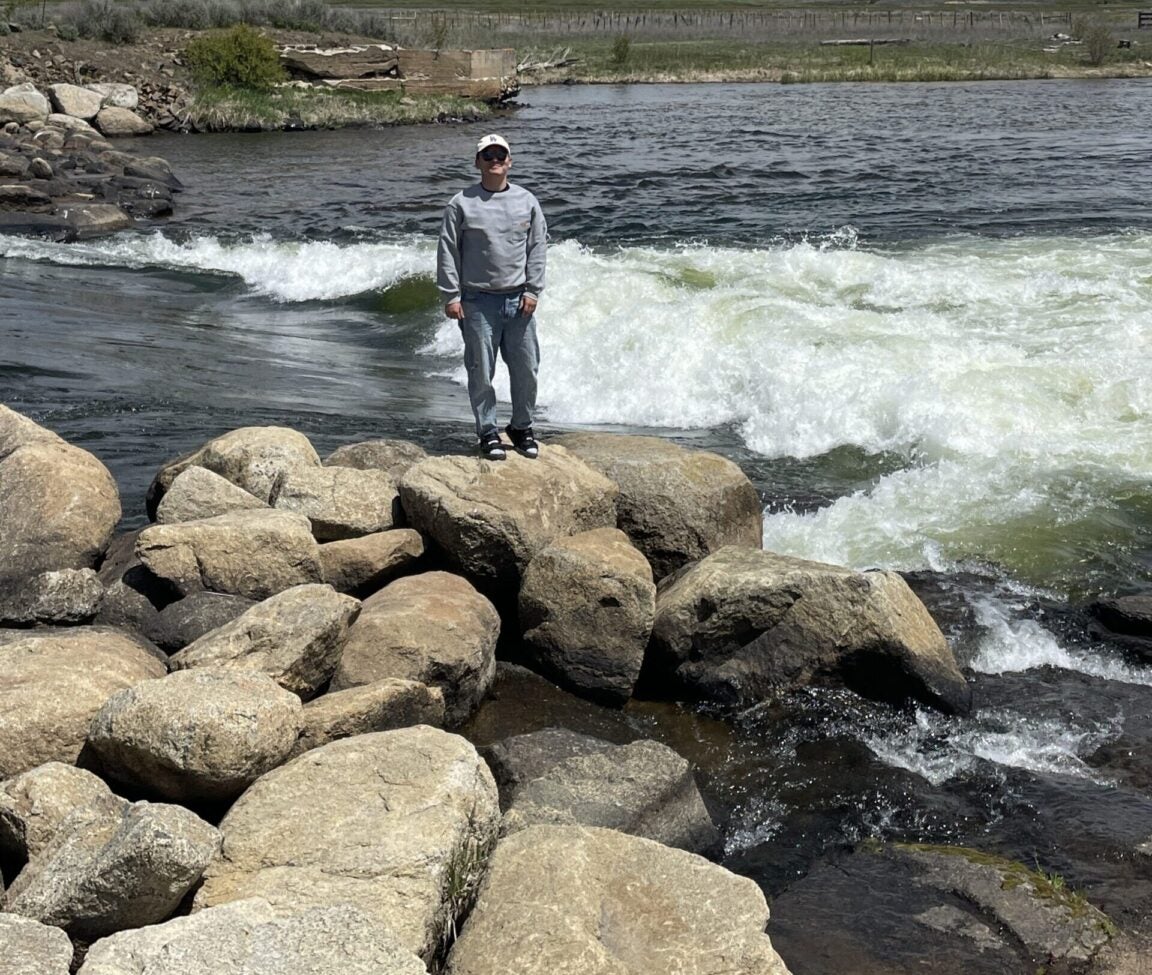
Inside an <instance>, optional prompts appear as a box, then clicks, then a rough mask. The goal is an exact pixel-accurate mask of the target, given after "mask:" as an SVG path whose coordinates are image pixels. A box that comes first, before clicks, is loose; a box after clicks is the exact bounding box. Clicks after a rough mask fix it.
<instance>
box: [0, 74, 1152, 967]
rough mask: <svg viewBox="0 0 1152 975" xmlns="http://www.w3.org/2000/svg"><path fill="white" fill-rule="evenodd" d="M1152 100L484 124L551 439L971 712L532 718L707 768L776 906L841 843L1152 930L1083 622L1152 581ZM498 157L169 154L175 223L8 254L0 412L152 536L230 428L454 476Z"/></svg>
mask: <svg viewBox="0 0 1152 975" xmlns="http://www.w3.org/2000/svg"><path fill="white" fill-rule="evenodd" d="M1150 90H1152V89H1150V88H1149V84H1148V82H1145V81H1108V82H1099V83H1096V82H1036V83H1014V84H996V83H985V84H979V85H960V84H951V85H873V86H848V85H844V86H819V85H814V86H761V85H745V86H725V85H714V86H644V87H566V88H553V89H530V90H528V91H527V93H526V95H525V96H524V98H523V101H524V103H525V104H523V105H522V106H521V107H520V108H518V109H517V110H515V111H513V112H511V113H509V114H508V115H507V116H506V117H503V118H501V119H499V120H498V121H497V122H495V123H493V124H492V127H495V128H499V129H500V130H501V131H502V132H504V133H505V134H506V135H507V137H508V138H509V140H510V141H511V142H512V144H513V148H514V158H515V161H514V169H513V179H514V180H518V181H520V182H522V183H523V184H524V185H526V186H528V187H529V188H530V189H532V190H533V191H534V192H536V194H537V195H538V196H539V198H540V200H541V203H542V205H543V207H544V210H545V212H546V214H547V216H548V218H549V224H550V236H551V241H552V244H551V249H550V260H549V284H548V288H547V290H546V294H545V298H544V300H543V302H542V305H541V310H540V312H539V322H540V338H541V345H542V350H543V357H544V364H543V368H542V372H541V385H540V396H541V401H542V412H543V416H542V420H541V423H540V424H539V426H540V429H541V430H542V432H543V433H544V434H545V435H547V433H549V432H551V431H556V430H563V429H574V428H595V429H608V430H621V431H632V432H641V433H646V434H654V435H657V436H665V437H669V438H671V439H674V440H676V441H678V442H681V443H685V444H688V445H691V446H698V447H707V448H709V449H714V450H718V451H720V452H722V453H724V454H726V455H727V456H729V457H731V458H732V459H734V460H735V461H737V462H738V463H739V464H741V465H742V466H743V468H744V469H745V471H746V472H747V473H748V475H749V476H750V477H751V478H752V480H753V482H754V483H755V484H756V486H757V488H758V490H759V491H760V493H761V495H762V497H763V499H764V504H765V533H764V542H765V547H767V548H769V549H772V550H775V551H780V552H787V553H791V554H796V555H800V556H804V557H808V558H814V559H819V560H824V561H832V562H838V563H843V564H846V565H851V566H854V567H858V568H867V567H873V566H883V567H888V568H894V569H897V570H900V571H902V572H905V573H907V574H908V577H909V579H910V580H911V581H912V582H913V584H914V586H915V587H916V588H917V589H918V591H919V592H921V594H922V596H923V598H924V599H925V601H926V602H927V603H928V605H929V607H930V608H931V609H932V610H933V612H934V613H935V614H936V615H937V618H938V619H939V620H940V622H941V623H942V625H943V626H944V628H945V630H946V632H947V633H948V634H949V636H950V638H951V639H952V641H953V644H954V646H955V648H956V651H957V655H958V657H959V658H960V659H961V660H962V662H963V663H964V665H965V666H966V669H967V673H968V674H969V675H970V679H971V681H972V684H973V689H974V694H975V699H976V709H975V712H974V714H973V715H972V716H970V717H968V718H963V719H958V718H945V717H942V716H940V715H937V714H934V713H929V712H925V711H910V712H907V713H900V712H893V711H891V710H890V709H885V708H882V707H880V706H878V705H874V704H871V703H869V702H865V701H862V700H859V699H857V698H854V697H852V696H851V695H846V694H845V693H844V692H831V691H816V690H813V691H810V692H806V693H804V694H799V695H795V696H794V697H792V698H789V699H787V700H783V701H779V702H775V703H774V704H773V705H771V706H764V707H762V708H758V709H753V710H752V711H750V712H748V713H745V714H743V715H740V716H737V717H735V718H734V717H733V716H730V715H729V716H725V720H719V719H718V718H717V717H716V716H710V715H705V714H699V713H692V712H687V711H684V710H682V709H678V708H673V709H668V708H664V707H661V706H657V705H644V704H637V705H635V706H633V707H631V708H630V709H629V710H628V711H627V712H626V713H625V714H624V715H620V716H612V715H595V716H593V715H592V714H591V712H588V711H587V710H586V709H585V710H582V709H581V708H580V707H579V706H577V705H576V704H574V703H572V702H569V703H567V704H561V703H557V704H556V705H555V710H551V709H542V710H541V712H540V714H539V715H537V716H536V718H535V719H533V720H535V721H536V722H537V723H539V722H541V721H544V720H545V717H549V718H556V719H557V720H567V721H568V722H569V723H573V724H581V723H583V724H584V725H587V726H588V727H590V728H594V729H595V730H599V731H600V732H601V733H606V734H610V735H614V736H616V737H621V738H626V737H635V736H636V735H639V734H653V735H656V736H658V737H663V738H665V739H666V740H669V741H670V742H671V743H673V744H674V745H676V747H679V748H680V749H681V750H682V751H683V752H685V753H686V754H688V755H689V757H691V758H693V759H694V760H695V761H696V762H697V763H698V765H699V767H700V769H701V776H702V780H703V782H704V785H705V788H706V791H707V796H708V799H709V802H710V803H711V804H712V805H713V807H714V809H715V810H716V812H717V815H718V816H720V817H721V819H722V820H723V821H724V822H725V823H726V828H725V862H726V863H727V864H728V865H729V866H732V867H733V868H734V869H736V870H738V871H741V872H744V873H747V874H749V875H750V876H753V877H754V878H755V879H757V880H758V881H759V882H760V883H761V884H762V885H763V886H764V888H765V889H766V890H767V891H768V892H769V893H770V894H773V895H778V894H781V893H783V892H786V891H787V890H788V889H789V886H790V884H792V883H794V882H795V880H796V879H797V878H799V877H802V876H803V875H804V874H805V873H806V871H808V870H809V869H810V868H811V866H812V864H813V863H814V862H815V861H816V860H817V859H818V858H819V857H820V856H821V855H822V854H823V853H824V852H826V851H828V850H831V849H833V848H835V847H836V846H838V845H842V844H846V843H851V842H854V841H856V840H859V839H864V838H868V837H881V838H890V837H895V838H912V839H928V840H933V841H946V842H962V843H969V844H973V845H977V846H981V847H983V848H986V849H991V850H996V851H998V852H1001V853H1004V854H1006V855H1008V856H1012V857H1014V858H1017V859H1021V860H1023V861H1025V862H1027V863H1029V864H1030V865H1035V866H1039V867H1041V868H1042V869H1044V870H1047V871H1058V872H1060V874H1061V875H1062V876H1064V877H1066V878H1067V881H1068V882H1069V883H1070V884H1073V885H1075V886H1077V887H1079V888H1081V889H1083V890H1085V891H1086V892H1087V893H1088V894H1089V896H1090V897H1091V898H1093V899H1094V900H1095V901H1096V902H1097V903H1100V904H1101V905H1102V906H1103V907H1105V909H1106V910H1109V911H1110V912H1112V913H1113V914H1114V916H1116V918H1117V920H1118V921H1120V922H1121V923H1122V924H1124V925H1129V926H1133V927H1152V865H1150V862H1149V858H1148V857H1144V858H1141V857H1140V856H1139V855H1137V854H1136V852H1135V850H1136V847H1137V846H1138V845H1139V844H1140V843H1141V842H1143V841H1146V840H1148V839H1149V838H1150V837H1152V747H1150V746H1152V717H1150V716H1152V664H1150V663H1146V662H1145V663H1142V662H1141V661H1140V660H1138V659H1133V658H1131V657H1128V656H1125V654H1124V652H1123V649H1122V648H1121V647H1118V646H1114V645H1112V644H1110V643H1108V642H1107V641H1104V640H1102V639H1100V638H1099V637H1097V636H1094V635H1093V631H1091V629H1090V627H1089V626H1088V621H1087V616H1086V615H1085V613H1084V611H1083V606H1084V604H1085V603H1086V601H1088V600H1090V599H1091V598H1093V597H1095V596H1097V595H1100V594H1114V593H1120V594H1123V593H1128V592H1134V591H1139V590H1141V589H1145V588H1147V587H1148V586H1149V583H1150V581H1152V490H1150V487H1149V479H1150V476H1152V423H1150V422H1149V420H1150V414H1152V338H1150V332H1149V327H1148V326H1149V322H1150V321H1152V211H1150V210H1149V208H1148V205H1147V188H1148V177H1149V168H1148V146H1149V144H1152V113H1149V112H1148V111H1147V102H1148V97H1149V93H1150ZM479 134H481V133H480V130H479V129H478V128H477V127H475V126H453V125H442V126H422V127H412V128H405V129H395V130H383V131H377V130H362V131H345V132H334V133H280V134H265V135H232V136H202V137H154V138H153V139H152V140H150V142H149V143H148V146H147V147H146V149H147V151H149V152H154V153H156V154H158V155H161V156H163V157H165V158H167V159H168V160H169V161H170V162H171V163H172V164H173V166H174V168H175V170H176V172H177V173H178V175H179V176H180V177H181V179H183V180H184V181H185V183H186V184H187V189H186V191H185V192H184V193H183V194H182V195H180V196H179V197H178V198H177V215H176V216H175V218H173V219H172V220H169V221H167V222H164V223H161V224H157V225H156V226H154V227H150V228H146V229H144V230H142V231H141V232H139V233H133V234H129V235H123V236H119V237H116V238H111V239H105V240H99V241H95V242H89V243H81V244H67V245H65V244H52V243H46V242H42V241H33V240H24V239H17V238H12V237H2V236H0V269H2V272H3V295H4V298H3V302H2V304H0V349H2V350H3V352H2V355H0V401H3V402H4V403H6V404H7V405H9V406H11V407H13V408H14V409H17V410H20V411H22V412H25V413H28V414H29V415H31V416H33V417H34V418H35V419H37V420H38V421H39V422H41V423H44V424H45V425H47V426H49V427H50V428H52V429H54V430H56V431H57V432H59V433H60V434H62V435H63V436H65V437H67V438H68V439H70V440H72V441H74V442H77V443H80V444H82V445H83V446H85V447H86V448H87V449H90V450H92V451H93V452H94V453H96V454H97V455H98V456H99V457H100V458H101V459H102V460H104V462H105V463H106V464H108V466H109V467H110V468H111V469H112V471H113V472H114V474H115V475H116V477H117V479H118V481H119V483H120V485H121V490H122V494H123V496H124V498H125V508H126V516H125V526H126V527H133V526H138V525H140V524H142V523H143V521H144V514H143V500H142V499H143V494H144V489H145V487H146V486H147V484H148V481H149V480H150V479H151V477H152V474H153V473H154V472H155V470H156V468H157V467H158V466H159V465H160V464H161V463H163V462H164V461H165V460H166V459H168V458H170V457H171V456H173V455H176V454H179V453H181V452H183V451H186V450H188V449H191V448H193V447H195V446H197V445H198V444H200V443H202V442H203V441H204V440H206V439H208V438H209V437H211V436H214V435H216V434H219V433H221V432H223V431H225V430H227V429H231V428H234V427H237V426H242V425H249V424H262V423H283V424H287V425H290V426H293V427H296V428H298V429H301V430H303V431H304V432H306V433H307V434H308V435H309V436H310V437H312V438H313V441H314V442H315V443H316V445H317V448H318V449H319V450H320V451H321V452H322V453H323V452H325V451H326V450H328V449H331V448H333V447H335V446H337V445H338V444H340V443H346V442H351V441H354V440H360V439H367V438H370V437H375V436H401V437H407V438H410V439H414V440H416V441H418V442H420V443H422V444H424V445H425V446H427V447H430V448H432V449H436V450H444V451H462V450H465V449H467V447H468V440H469V434H468V431H469V425H470V419H469V415H468V408H467V402H466V399H465V397H464V395H463V390H462V386H461V383H462V378H463V376H462V369H461V367H460V364H459V354H460V350H461V346H460V341H459V337H458V335H457V333H456V332H455V331H454V327H453V326H452V325H450V324H449V323H446V322H445V321H444V320H443V319H442V316H441V315H440V313H439V308H438V302H437V297H436V293H435V289H434V287H433V285H432V265H433V260H434V248H435V234H436V229H437V226H438V219H439V213H440V210H441V208H442V206H443V204H444V202H445V201H446V200H447V198H448V197H449V196H450V195H451V193H452V192H454V191H455V190H456V189H457V188H459V187H461V186H463V185H465V184H466V183H467V182H468V181H470V180H471V179H472V178H473V177H474V171H473V170H472V168H471V147H472V145H473V143H474V140H475V138H476V137H477V136H478V135H479ZM558 700H559V699H558ZM521 717H522V718H523V716H521ZM522 723H523V722H522ZM489 725H490V730H489V732H487V733H489V734H495V733H496V730H495V729H497V728H498V727H500V721H499V719H498V717H497V716H492V717H491V720H490V722H489ZM489 725H485V723H484V722H483V721H481V722H480V724H479V725H478V729H479V730H478V731H477V734H478V736H479V737H483V736H484V734H485V732H484V731H483V729H484V728H485V727H488V726H489ZM804 937H805V936H804V934H803V931H800V933H797V929H796V928H795V927H793V928H789V929H788V933H786V934H782V944H781V946H780V947H781V951H782V952H784V951H785V945H787V944H791V946H792V947H793V948H795V949H796V950H797V953H798V954H802V953H803V950H804V948H803V942H804ZM786 957H787V954H786ZM793 970H794V972H796V973H797V975H804V973H805V972H810V973H815V972H822V971H824V970H825V969H822V968H820V967H819V966H818V965H817V964H816V963H815V962H809V967H807V968H806V967H804V962H803V961H801V962H800V963H799V964H795V963H794V965H793ZM893 970H896V969H893ZM901 970H902V969H901Z"/></svg>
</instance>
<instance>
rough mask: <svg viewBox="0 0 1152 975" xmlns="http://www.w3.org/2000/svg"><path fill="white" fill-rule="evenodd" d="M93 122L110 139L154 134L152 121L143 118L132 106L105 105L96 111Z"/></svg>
mask: <svg viewBox="0 0 1152 975" xmlns="http://www.w3.org/2000/svg"><path fill="white" fill-rule="evenodd" d="M92 122H93V124H94V125H95V126H96V128H97V129H99V130H100V132H101V133H102V134H103V135H105V136H107V137H108V138H109V139H122V138H126V137H129V136H136V135H151V134H152V123H151V122H147V121H145V120H144V119H142V118H141V117H140V116H139V115H137V114H136V113H135V112H134V111H132V109H130V108H117V107H115V106H113V105H108V106H105V107H104V108H102V109H100V111H99V112H97V113H96V117H95V118H94V119H93V120H92Z"/></svg>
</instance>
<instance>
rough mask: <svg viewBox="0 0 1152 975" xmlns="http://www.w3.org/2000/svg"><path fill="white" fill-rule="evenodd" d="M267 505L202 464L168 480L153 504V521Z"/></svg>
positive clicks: (192, 518)
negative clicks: (160, 498)
mask: <svg viewBox="0 0 1152 975" xmlns="http://www.w3.org/2000/svg"><path fill="white" fill-rule="evenodd" d="M267 507H268V505H267V504H266V503H265V502H263V501H261V500H260V499H259V498H257V497H255V496H254V495H251V494H249V493H248V492H247V491H245V490H244V489H243V488H240V487H237V486H236V485H235V484H233V483H232V482H231V481H229V480H227V479H226V478H223V477H221V476H220V475H219V474H214V473H213V472H212V471H210V470H208V469H207V468H205V467H189V468H188V469H187V470H184V471H182V472H181V473H180V474H179V475H177V477H176V478H175V479H174V480H173V481H172V486H171V488H170V489H169V490H168V492H167V493H166V494H165V495H164V498H163V500H161V502H160V504H159V505H158V506H157V508H156V523H157V524H160V525H171V524H175V523H177V522H181V521H196V520H198V519H201V518H215V517H216V516H217V515H225V514H228V513H229V512H231V511H251V510H253V509H256V508H267Z"/></svg>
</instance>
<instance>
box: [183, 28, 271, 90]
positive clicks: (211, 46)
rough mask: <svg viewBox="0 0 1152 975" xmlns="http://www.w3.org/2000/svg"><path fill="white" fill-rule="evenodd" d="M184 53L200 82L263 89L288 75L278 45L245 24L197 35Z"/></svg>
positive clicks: (209, 84) (211, 84)
mask: <svg viewBox="0 0 1152 975" xmlns="http://www.w3.org/2000/svg"><path fill="white" fill-rule="evenodd" d="M184 53H185V63H186V64H187V65H188V70H189V71H191V72H192V77H193V78H195V79H196V81H197V82H199V83H200V84H201V85H207V86H221V85H232V86H234V87H237V88H255V89H263V88H271V87H272V86H273V85H275V84H276V83H277V82H278V81H283V80H284V79H285V77H286V74H285V71H284V68H283V67H282V66H281V64H280V56H279V54H277V53H276V45H275V44H273V43H272V41H271V39H269V38H267V37H264V36H263V35H262V34H259V33H257V32H256V31H254V30H253V29H252V28H251V27H246V26H244V25H240V26H237V27H232V28H231V29H229V30H226V31H222V32H220V33H214V34H205V35H204V36H203V37H198V38H196V40H194V41H192V42H191V43H190V44H189V45H188V47H187V49H186V51H185V52H184Z"/></svg>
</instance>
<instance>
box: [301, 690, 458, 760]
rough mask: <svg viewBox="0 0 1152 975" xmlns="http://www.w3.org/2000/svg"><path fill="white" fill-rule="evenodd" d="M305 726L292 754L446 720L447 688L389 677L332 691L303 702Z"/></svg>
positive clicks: (440, 723) (438, 724)
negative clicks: (353, 737)
mask: <svg viewBox="0 0 1152 975" xmlns="http://www.w3.org/2000/svg"><path fill="white" fill-rule="evenodd" d="M302 718H303V723H304V727H303V729H302V730H301V732H300V738H299V740H298V741H297V742H296V747H295V749H294V752H293V754H294V755H299V754H301V753H302V752H306V751H309V750H311V749H313V748H319V747H320V746H321V745H327V744H328V743H329V742H331V741H339V740H340V739H341V738H351V737H352V736H353V735H366V734H370V733H371V732H373V731H392V730H393V729H394V728H409V727H411V726H412V725H417V724H426V725H431V726H432V727H434V728H439V727H442V726H443V724H444V692H443V691H441V690H440V688H439V687H429V686H428V685H427V684H421V683H420V682H419V681H414V680H401V679H400V678H397V677H386V678H385V679H384V680H378V681H376V682H375V683H373V684H363V685H361V686H360V687H350V688H348V690H346V691H331V692H329V693H328V694H323V695H321V696H320V697H318V698H316V699H315V700H313V701H309V702H308V703H307V704H306V705H304V713H303V716H302Z"/></svg>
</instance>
